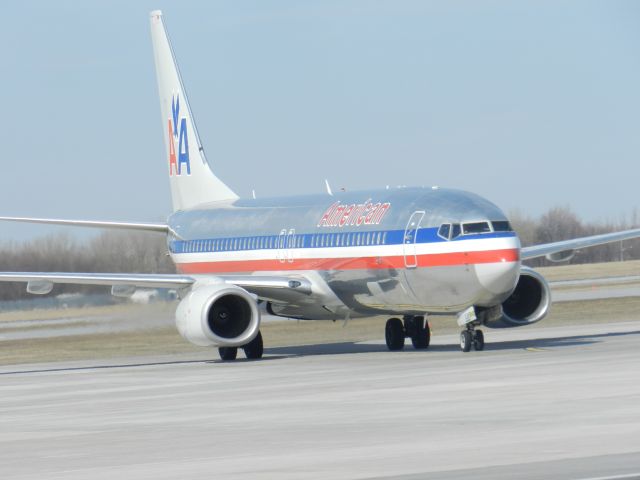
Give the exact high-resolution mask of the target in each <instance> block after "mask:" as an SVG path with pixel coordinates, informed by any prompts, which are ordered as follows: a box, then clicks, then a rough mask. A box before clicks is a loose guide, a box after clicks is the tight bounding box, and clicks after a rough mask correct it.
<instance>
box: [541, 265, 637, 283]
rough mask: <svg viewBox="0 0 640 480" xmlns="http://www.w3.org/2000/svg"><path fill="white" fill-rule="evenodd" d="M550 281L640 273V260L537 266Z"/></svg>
mask: <svg viewBox="0 0 640 480" xmlns="http://www.w3.org/2000/svg"><path fill="white" fill-rule="evenodd" d="M536 270H537V271H538V272H540V273H541V274H542V275H544V276H545V278H546V279H547V280H549V281H557V280H581V279H589V278H604V277H623V276H630V275H640V260H633V261H628V262H608V263H589V264H585V265H560V266H553V267H541V268H536Z"/></svg>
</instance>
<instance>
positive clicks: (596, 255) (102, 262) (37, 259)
mask: <svg viewBox="0 0 640 480" xmlns="http://www.w3.org/2000/svg"><path fill="white" fill-rule="evenodd" d="M510 220H511V223H512V225H513V227H514V229H515V230H516V231H517V232H518V235H519V236H520V240H521V241H522V244H523V246H527V245H536V244H540V243H549V242H555V241H559V240H567V239H570V238H576V237H584V236H589V235H597V234H600V233H608V232H613V231H618V230H627V229H630V228H639V227H640V211H638V210H637V209H636V210H634V211H633V212H632V214H631V216H630V218H629V219H622V220H620V221H618V222H606V223H585V222H582V221H581V220H580V219H579V218H578V217H577V215H576V214H575V213H573V212H572V211H571V209H570V208H568V207H556V208H552V209H551V210H549V211H548V212H547V213H545V214H544V215H542V216H541V217H539V218H532V217H530V216H527V215H523V214H522V213H520V212H511V214H510ZM623 259H624V260H635V259H640V240H627V241H625V242H615V243H611V244H608V245H601V246H598V247H592V248H586V249H584V250H581V251H578V252H577V253H576V255H575V256H574V257H573V258H572V259H571V260H569V261H568V262H563V263H564V264H566V263H572V264H575V263H594V262H611V261H620V260H623ZM527 263H528V264H529V265H532V266H541V265H550V264H551V263H550V262H548V261H547V260H546V259H544V258H542V259H534V260H532V261H529V262H527ZM0 271H10V272H11V271H12V272H110V273H174V272H175V267H174V265H173V263H172V262H171V259H170V258H169V256H168V254H167V245H166V240H165V238H164V236H163V235H158V234H154V233H144V232H128V231H113V230H111V231H105V232H103V233H102V234H100V235H98V236H96V237H93V238H92V239H90V240H84V241H81V240H76V239H74V238H73V237H71V236H69V235H52V236H46V237H42V238H38V239H35V240H32V241H30V242H25V243H5V244H3V245H0ZM106 291H108V289H107V288H106V287H95V286H86V285H84V286H79V285H56V286H55V287H54V289H53V291H52V292H51V295H57V294H60V293H71V292H83V293H97V292H106ZM29 297H30V296H29V295H28V294H27V293H26V289H25V284H24V283H2V284H0V300H17V299H22V298H29Z"/></svg>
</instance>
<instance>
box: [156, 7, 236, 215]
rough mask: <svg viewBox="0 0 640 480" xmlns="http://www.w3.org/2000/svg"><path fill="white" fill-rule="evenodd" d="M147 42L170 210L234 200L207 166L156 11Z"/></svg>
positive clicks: (174, 62) (165, 35)
mask: <svg viewBox="0 0 640 480" xmlns="http://www.w3.org/2000/svg"><path fill="white" fill-rule="evenodd" d="M151 40H152V42H153V53H154V59H155V64H156V76H157V78H158V90H159V93H160V109H161V112H162V124H163V130H164V140H165V145H166V147H167V159H168V160H167V163H168V165H169V181H170V183H171V198H172V200H173V209H174V210H183V209H187V208H191V207H194V206H196V205H199V204H203V203H207V202H216V201H224V200H235V199H236V198H238V196H237V195H236V194H235V193H234V192H233V191H232V190H231V189H230V188H229V187H227V186H226V185H225V184H224V183H223V182H222V181H221V180H220V179H219V178H218V177H216V176H215V175H214V174H213V172H212V171H211V168H210V167H209V164H208V163H207V159H206V157H205V155H204V149H203V148H202V143H201V142H200V137H199V136H198V130H197V129H196V124H195V121H194V119H193V115H192V113H191V108H190V107H189V101H188V100H187V94H186V92H185V90H184V86H183V85H182V78H181V77H180V71H179V70H178V65H177V64H176V60H175V57H174V55H173V49H172V48H171V43H170V42H169V37H168V36H167V31H166V29H165V27H164V22H163V21H162V12H161V11H160V10H155V11H153V12H151Z"/></svg>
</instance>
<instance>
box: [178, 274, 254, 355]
mask: <svg viewBox="0 0 640 480" xmlns="http://www.w3.org/2000/svg"><path fill="white" fill-rule="evenodd" d="M176 326H177V327H178V331H179V332H180V335H182V337H183V338H184V339H185V340H187V341H189V342H191V343H193V344H195V345H200V346H202V347H239V346H242V345H245V344H247V343H249V342H250V341H251V340H253V339H254V337H255V336H256V335H257V334H258V329H259V328H260V312H259V311H258V305H257V302H256V300H255V299H254V298H253V297H252V296H251V294H250V293H249V292H247V291H246V290H244V289H242V288H240V287H237V286H235V285H229V284H227V283H215V284H205V285H200V286H197V285H196V286H195V287H194V288H192V289H191V291H190V292H189V293H188V294H187V296H186V297H185V298H183V299H182V300H181V301H180V304H179V305H178V308H177V310H176Z"/></svg>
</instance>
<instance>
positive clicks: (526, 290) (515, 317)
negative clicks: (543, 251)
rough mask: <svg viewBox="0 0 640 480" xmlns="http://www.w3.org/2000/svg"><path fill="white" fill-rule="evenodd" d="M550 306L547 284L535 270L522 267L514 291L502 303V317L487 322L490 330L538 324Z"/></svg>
mask: <svg viewBox="0 0 640 480" xmlns="http://www.w3.org/2000/svg"><path fill="white" fill-rule="evenodd" d="M550 306H551V291H550V290H549V284H548V283H547V281H546V280H545V279H544V277H543V276H542V275H540V274H539V273H538V272H536V271H535V270H533V269H531V268H528V267H522V270H521V271H520V278H519V279H518V283H517V285H516V288H515V290H514V291H513V293H512V294H511V296H510V297H509V298H507V299H506V300H505V301H504V302H503V303H502V316H501V317H500V318H499V319H496V320H491V321H489V322H487V326H488V327H491V328H505V327H522V326H525V325H531V324H533V323H536V322H539V321H540V320H542V319H543V318H544V317H546V316H547V313H548V312H549V307H550Z"/></svg>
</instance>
